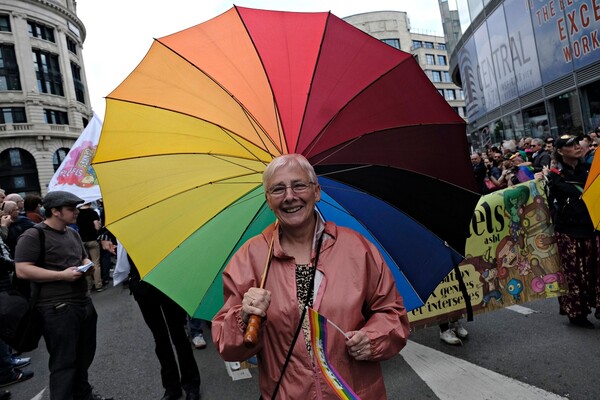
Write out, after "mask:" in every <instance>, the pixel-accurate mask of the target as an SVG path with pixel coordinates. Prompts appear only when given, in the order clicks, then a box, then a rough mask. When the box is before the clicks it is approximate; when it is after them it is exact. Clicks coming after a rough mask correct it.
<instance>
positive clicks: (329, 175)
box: [317, 164, 481, 196]
mask: <svg viewBox="0 0 600 400" xmlns="http://www.w3.org/2000/svg"><path fill="white" fill-rule="evenodd" d="M317 165H318V164H317ZM377 166H378V165H375V164H364V165H357V166H353V167H349V168H344V169H338V170H335V171H331V172H325V173H319V174H318V175H319V176H326V177H331V176H335V174H337V173H340V172H347V171H354V170H357V169H363V168H370V167H377ZM390 168H396V169H399V170H402V171H407V172H412V173H414V174H417V175H420V176H425V177H427V178H430V179H433V180H435V181H438V182H444V183H445V184H447V185H450V186H453V187H456V188H459V189H461V190H464V191H467V192H470V193H473V194H475V195H477V196H480V195H481V194H479V193H477V192H474V191H472V190H469V189H466V188H464V187H462V186H459V185H457V184H455V183H452V182H448V181H446V180H444V179H440V178H438V177H436V176H432V175H428V174H423V173H421V172H419V171H416V170H413V169H408V168H399V167H392V166H390ZM332 179H334V180H335V178H332ZM357 191H358V192H363V191H362V190H358V189H357ZM363 193H364V192H363Z"/></svg>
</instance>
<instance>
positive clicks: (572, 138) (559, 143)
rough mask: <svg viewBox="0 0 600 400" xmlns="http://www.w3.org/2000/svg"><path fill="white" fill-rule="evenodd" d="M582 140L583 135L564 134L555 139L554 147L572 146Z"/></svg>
mask: <svg viewBox="0 0 600 400" xmlns="http://www.w3.org/2000/svg"><path fill="white" fill-rule="evenodd" d="M580 140H581V136H576V135H569V134H567V135H562V136H561V137H559V138H558V139H556V140H555V141H554V147H556V148H557V149H560V148H561V147H565V146H572V145H573V144H575V143H579V141H580Z"/></svg>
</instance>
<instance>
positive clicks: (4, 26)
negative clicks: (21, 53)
mask: <svg viewBox="0 0 600 400" xmlns="http://www.w3.org/2000/svg"><path fill="white" fill-rule="evenodd" d="M0 32H11V29H10V18H9V17H8V15H6V14H2V15H0Z"/></svg>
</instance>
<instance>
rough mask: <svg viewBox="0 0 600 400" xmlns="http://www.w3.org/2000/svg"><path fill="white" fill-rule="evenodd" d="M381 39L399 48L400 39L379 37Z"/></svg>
mask: <svg viewBox="0 0 600 400" xmlns="http://www.w3.org/2000/svg"><path fill="white" fill-rule="evenodd" d="M381 41H382V42H383V43H385V44H389V45H390V46H392V47H393V48H395V49H398V50H400V39H381Z"/></svg>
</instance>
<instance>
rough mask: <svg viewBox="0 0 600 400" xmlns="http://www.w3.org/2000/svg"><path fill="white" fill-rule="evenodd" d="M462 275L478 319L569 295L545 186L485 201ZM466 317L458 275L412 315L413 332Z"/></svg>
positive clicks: (529, 186)
mask: <svg viewBox="0 0 600 400" xmlns="http://www.w3.org/2000/svg"><path fill="white" fill-rule="evenodd" d="M470 233H471V234H470V237H469V238H468V239H467V245H466V253H467V255H466V258H465V260H464V261H463V262H462V263H461V264H460V266H459V268H460V272H461V275H462V277H463V280H464V282H465V285H466V288H467V292H468V293H469V296H470V298H471V304H472V306H473V311H474V313H481V312H487V311H493V310H497V309H499V308H503V307H506V306H510V305H514V304H520V303H525V302H529V301H532V300H538V299H545V298H550V297H557V296H559V295H560V294H563V293H566V282H565V277H564V274H563V273H562V271H561V267H560V259H559V256H558V250H557V246H556V241H555V238H554V226H553V225H552V220H551V215H550V209H549V207H548V204H547V200H546V196H545V192H544V189H543V186H542V183H541V182H539V181H533V180H532V181H529V182H524V183H521V184H519V185H517V186H515V187H513V188H508V189H504V190H501V191H497V192H494V193H491V194H489V195H486V196H482V198H481V199H480V201H479V203H478V204H477V208H476V209H475V213H474V215H473V219H472V223H471V229H470ZM465 313H466V309H465V303H464V298H463V294H462V292H461V290H460V289H459V286H458V281H457V280H456V277H455V272H454V271H453V272H451V273H450V274H449V275H448V276H447V277H446V278H445V279H444V280H443V281H442V282H441V283H440V284H439V285H438V287H437V288H436V289H435V291H434V292H433V294H432V295H431V296H430V297H429V299H428V300H427V302H426V303H425V305H424V306H423V307H420V308H418V309H415V310H413V311H411V312H409V319H410V321H411V328H413V329H414V328H417V327H422V326H427V325H436V324H439V323H440V322H446V321H448V320H449V319H452V318H454V317H459V316H461V315H464V314H465Z"/></svg>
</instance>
